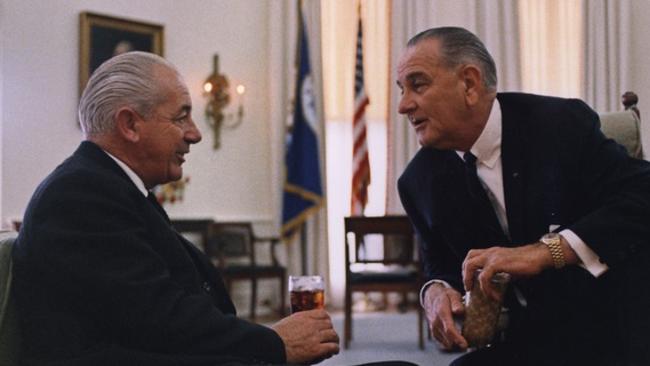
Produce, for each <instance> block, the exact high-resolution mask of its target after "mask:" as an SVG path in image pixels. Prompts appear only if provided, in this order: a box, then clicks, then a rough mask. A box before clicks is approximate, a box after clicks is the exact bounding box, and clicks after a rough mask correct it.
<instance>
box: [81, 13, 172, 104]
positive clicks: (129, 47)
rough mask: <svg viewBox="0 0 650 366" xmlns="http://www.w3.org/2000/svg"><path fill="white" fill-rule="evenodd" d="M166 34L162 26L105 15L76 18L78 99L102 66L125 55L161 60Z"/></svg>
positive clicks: (84, 15)
mask: <svg viewBox="0 0 650 366" xmlns="http://www.w3.org/2000/svg"><path fill="white" fill-rule="evenodd" d="M164 37H165V31H164V27H163V25H161V24H154V23H148V22H143V21H136V20H130V19H122V18H117V17H113V16H108V15H102V14H96V13H91V12H82V13H81V14H79V95H81V93H82V92H83V90H84V88H85V87H86V83H87V82H88V79H89V78H90V75H91V74H92V72H93V71H95V69H96V68H97V67H99V65H101V64H102V62H104V61H106V60H108V59H109V58H111V57H113V56H115V55H116V54H119V53H123V52H128V51H147V52H151V53H155V54H157V55H160V56H163V53H164Z"/></svg>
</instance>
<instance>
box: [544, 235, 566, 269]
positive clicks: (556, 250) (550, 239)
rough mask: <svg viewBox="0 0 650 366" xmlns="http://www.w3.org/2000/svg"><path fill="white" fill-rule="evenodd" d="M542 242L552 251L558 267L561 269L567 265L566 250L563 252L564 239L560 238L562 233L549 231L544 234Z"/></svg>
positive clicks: (554, 261)
mask: <svg viewBox="0 0 650 366" xmlns="http://www.w3.org/2000/svg"><path fill="white" fill-rule="evenodd" d="M540 241H541V242H542V243H544V244H545V245H546V247H547V248H548V250H549V251H550V252H551V257H552V258H553V265H555V268H556V269H560V268H562V267H564V266H565V265H566V261H565V260H564V252H562V241H561V239H560V234H558V233H548V234H546V235H544V236H542V239H540Z"/></svg>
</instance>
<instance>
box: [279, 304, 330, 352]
mask: <svg viewBox="0 0 650 366" xmlns="http://www.w3.org/2000/svg"><path fill="white" fill-rule="evenodd" d="M271 328H272V329H273V330H275V332H276V333H278V335H279V336H280V338H282V341H283V342H284V347H285V349H286V352H287V363H290V364H308V363H313V362H314V361H316V360H317V361H318V362H320V361H322V360H324V359H326V358H330V357H332V356H333V355H335V354H337V353H339V336H338V334H336V331H335V330H334V328H333V326H332V320H331V319H330V316H329V314H327V312H326V311H325V310H309V311H301V312H298V313H294V314H292V315H290V316H288V317H286V318H284V319H282V320H280V321H279V322H277V323H275V324H274V325H273V326H272V327H271Z"/></svg>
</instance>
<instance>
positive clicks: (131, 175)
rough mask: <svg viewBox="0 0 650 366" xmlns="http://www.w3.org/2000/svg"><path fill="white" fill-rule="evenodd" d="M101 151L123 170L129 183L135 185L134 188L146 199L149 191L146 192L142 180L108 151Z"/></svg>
mask: <svg viewBox="0 0 650 366" xmlns="http://www.w3.org/2000/svg"><path fill="white" fill-rule="evenodd" d="M103 151H104V152H105V153H106V155H108V156H110V157H111V159H113V160H115V162H116V163H117V165H119V166H120V168H122V170H124V173H126V175H128V176H129V178H131V181H132V182H133V184H135V186H136V187H137V188H138V190H139V191H140V192H142V194H143V195H144V196H145V197H146V196H147V195H148V194H149V191H147V188H146V187H145V185H144V182H143V181H142V179H140V177H139V176H138V175H137V174H135V172H134V171H133V169H131V168H129V166H128V165H126V164H125V163H124V162H123V161H122V160H120V159H118V158H116V157H115V156H113V155H111V153H109V152H108V151H106V150H103Z"/></svg>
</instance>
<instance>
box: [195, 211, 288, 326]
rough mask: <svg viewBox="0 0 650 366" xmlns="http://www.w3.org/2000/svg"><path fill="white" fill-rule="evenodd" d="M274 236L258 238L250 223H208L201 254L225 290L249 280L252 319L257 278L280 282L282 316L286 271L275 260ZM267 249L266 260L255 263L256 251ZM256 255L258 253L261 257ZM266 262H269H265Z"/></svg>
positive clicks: (253, 316)
mask: <svg viewBox="0 0 650 366" xmlns="http://www.w3.org/2000/svg"><path fill="white" fill-rule="evenodd" d="M279 242H280V240H279V238H276V237H258V236H255V234H254V232H253V227H252V225H251V223H250V222H227V223H226V222H220V223H214V224H212V227H211V231H210V238H209V240H208V241H207V242H206V247H205V253H206V254H207V255H208V256H209V257H210V258H212V259H213V261H215V263H216V265H217V266H218V268H219V270H220V271H221V274H222V276H223V278H224V281H225V283H226V288H227V289H228V291H230V289H231V285H232V282H233V281H237V280H249V281H251V299H250V318H251V319H252V320H254V319H255V315H256V314H255V307H256V305H257V282H258V280H259V279H265V278H275V279H278V281H279V282H280V309H279V313H280V315H282V316H284V314H285V296H286V294H285V290H286V287H285V286H286V268H285V267H284V266H282V265H280V263H279V262H278V260H277V257H276V255H275V247H276V245H277V244H278V243H279ZM263 244H266V245H267V246H268V250H269V252H268V259H269V260H268V261H267V263H263V262H262V261H260V260H259V258H258V255H257V250H256V248H257V247H258V246H261V245H263ZM261 253H262V252H260V253H259V254H261ZM268 262H270V263H268Z"/></svg>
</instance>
